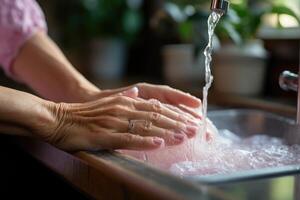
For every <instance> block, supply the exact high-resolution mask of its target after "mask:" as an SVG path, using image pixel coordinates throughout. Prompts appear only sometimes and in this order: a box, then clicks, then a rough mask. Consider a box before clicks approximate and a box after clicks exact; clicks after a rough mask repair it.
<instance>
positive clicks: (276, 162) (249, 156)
mask: <svg viewBox="0 0 300 200" xmlns="http://www.w3.org/2000/svg"><path fill="white" fill-rule="evenodd" d="M199 148H200V149H201V150H200V149H199V150H198V151H197V156H196V157H197V161H188V160H187V161H183V162H178V163H174V164H173V165H172V166H171V167H170V169H169V170H170V171H171V172H172V173H174V174H177V175H181V176H191V175H212V174H231V173H234V172H237V171H242V170H251V169H261V168H266V167H279V166H286V165H294V164H299V163H300V145H292V146H289V145H287V144H285V142H284V141H283V140H282V139H279V138H276V137H271V136H267V135H263V134H262V135H254V136H251V137H248V138H240V137H238V136H237V135H235V134H234V133H232V132H230V131H228V130H220V131H219V136H218V138H217V139H216V141H215V142H214V143H213V144H212V143H211V144H203V145H202V146H201V147H199Z"/></svg>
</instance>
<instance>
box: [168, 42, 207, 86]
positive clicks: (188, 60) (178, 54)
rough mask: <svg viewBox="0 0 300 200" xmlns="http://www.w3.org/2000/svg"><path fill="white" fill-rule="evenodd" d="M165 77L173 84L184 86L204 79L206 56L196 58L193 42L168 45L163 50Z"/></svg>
mask: <svg viewBox="0 0 300 200" xmlns="http://www.w3.org/2000/svg"><path fill="white" fill-rule="evenodd" d="M162 57H163V63H164V65H163V70H164V78H165V80H166V81H167V83H168V84H170V85H172V86H176V87H177V86H179V87H180V86H182V85H186V84H189V85H191V84H193V83H195V82H197V83H198V84H199V85H200V83H201V81H203V79H204V58H203V56H202V54H200V56H199V58H197V59H195V58H194V46H193V45H191V44H173V45H166V46H164V48H163V51H162Z"/></svg>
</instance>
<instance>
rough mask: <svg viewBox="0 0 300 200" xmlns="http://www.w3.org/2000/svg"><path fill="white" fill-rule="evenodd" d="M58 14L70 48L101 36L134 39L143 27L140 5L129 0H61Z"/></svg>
mask: <svg viewBox="0 0 300 200" xmlns="http://www.w3.org/2000/svg"><path fill="white" fill-rule="evenodd" d="M55 16H56V18H57V22H58V23H59V25H60V27H62V28H61V32H62V37H61V38H62V42H63V43H64V44H65V45H66V46H69V47H70V46H77V45H79V44H80V43H82V42H85V41H88V40H91V39H93V38H97V37H105V38H121V39H124V40H126V41H127V42H131V41H132V40H133V39H134V38H135V36H136V34H137V33H138V32H139V30H140V29H141V26H142V15H141V13H140V10H139V5H134V4H129V3H127V1H126V0H109V1H107V0H63V1H60V0H57V2H56V15H55Z"/></svg>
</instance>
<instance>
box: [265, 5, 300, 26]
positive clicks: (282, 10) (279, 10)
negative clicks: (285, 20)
mask: <svg viewBox="0 0 300 200" xmlns="http://www.w3.org/2000/svg"><path fill="white" fill-rule="evenodd" d="M270 12H271V13H274V14H279V15H282V14H286V15H289V16H291V17H294V18H295V19H296V20H297V22H298V24H299V25H300V18H299V16H298V15H297V14H296V13H295V12H294V11H293V10H292V9H290V8H288V7H286V6H280V5H275V6H272V8H271V10H270Z"/></svg>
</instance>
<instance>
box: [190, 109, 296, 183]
mask: <svg viewBox="0 0 300 200" xmlns="http://www.w3.org/2000/svg"><path fill="white" fill-rule="evenodd" d="M208 116H209V118H210V119H211V121H213V122H214V124H215V125H216V127H217V128H218V129H227V130H230V131H231V132H233V133H235V134H237V135H238V136H240V137H242V138H244V137H249V136H253V135H257V134H266V135H269V136H272V137H278V138H281V139H283V140H284V141H285V142H286V143H287V144H289V145H292V144H300V128H299V126H298V125H296V123H295V121H294V120H292V119H289V118H286V117H281V116H279V115H276V114H272V113H268V112H264V111H259V110H249V109H230V110H219V111H211V112H209V114H208ZM297 173H300V162H299V165H298V164H297V165H286V166H281V167H270V168H262V169H253V170H245V171H240V172H236V173H233V174H225V175H207V176H193V177H186V178H187V179H189V180H192V181H196V182H199V183H208V184H222V183H227V182H235V181H241V180H249V179H258V178H270V177H276V176H283V175H290V174H297Z"/></svg>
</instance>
